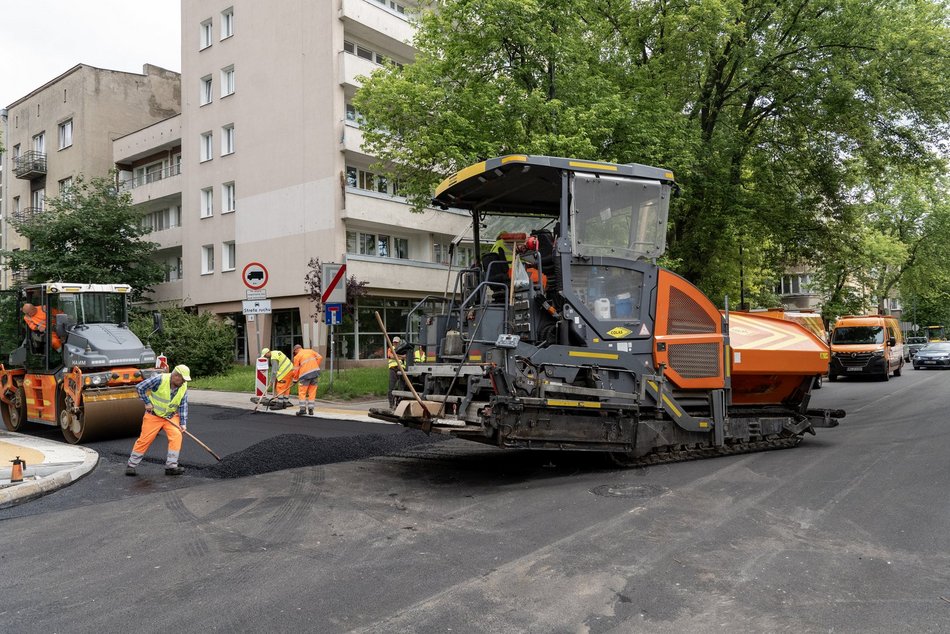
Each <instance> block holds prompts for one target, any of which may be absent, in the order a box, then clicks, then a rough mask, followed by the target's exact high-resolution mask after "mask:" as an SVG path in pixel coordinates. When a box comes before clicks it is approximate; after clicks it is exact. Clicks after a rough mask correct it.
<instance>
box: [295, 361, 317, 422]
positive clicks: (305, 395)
mask: <svg viewBox="0 0 950 634" xmlns="http://www.w3.org/2000/svg"><path fill="white" fill-rule="evenodd" d="M321 363H323V355H322V354H320V353H319V352H317V351H316V350H311V349H310V348H304V347H303V346H301V345H300V344H297V345H295V346H294V375H293V376H294V383H296V384H297V397H298V398H299V399H300V409H299V410H297V416H303V415H304V414H308V415H310V416H313V405H314V401H316V400H317V382H318V381H319V380H320V364H321Z"/></svg>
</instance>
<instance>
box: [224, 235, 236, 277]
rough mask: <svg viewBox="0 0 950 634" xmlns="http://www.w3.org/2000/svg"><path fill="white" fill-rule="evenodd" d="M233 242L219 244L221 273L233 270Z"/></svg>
mask: <svg viewBox="0 0 950 634" xmlns="http://www.w3.org/2000/svg"><path fill="white" fill-rule="evenodd" d="M234 262H235V258H234V242H233V241H231V242H222V243H221V270H222V271H233V270H234Z"/></svg>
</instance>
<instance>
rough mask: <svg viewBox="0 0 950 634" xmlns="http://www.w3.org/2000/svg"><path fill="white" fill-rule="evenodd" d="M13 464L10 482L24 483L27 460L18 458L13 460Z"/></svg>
mask: <svg viewBox="0 0 950 634" xmlns="http://www.w3.org/2000/svg"><path fill="white" fill-rule="evenodd" d="M10 462H12V463H13V469H12V471H11V472H10V482H23V467H25V466H26V460H20V456H17V457H16V459H15V460H11V461H10Z"/></svg>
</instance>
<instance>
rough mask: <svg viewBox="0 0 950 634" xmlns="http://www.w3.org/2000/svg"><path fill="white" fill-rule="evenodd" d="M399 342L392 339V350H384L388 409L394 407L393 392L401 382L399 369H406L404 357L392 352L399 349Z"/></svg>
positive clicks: (396, 338)
mask: <svg viewBox="0 0 950 634" xmlns="http://www.w3.org/2000/svg"><path fill="white" fill-rule="evenodd" d="M400 342H401V340H400V339H399V337H393V345H392V348H386V359H388V361H387V362H386V367H388V368H389V391H388V392H387V396H388V397H389V407H390V408H393V407H395V406H396V397H394V396H393V390H395V389H396V386H398V385H399V384H400V383H401V382H402V377H401V373H400V372H399V368H405V367H406V356H405V355H402V354H399V353H397V352H394V351H393V350H394V349H395V348H398V347H399V344H400Z"/></svg>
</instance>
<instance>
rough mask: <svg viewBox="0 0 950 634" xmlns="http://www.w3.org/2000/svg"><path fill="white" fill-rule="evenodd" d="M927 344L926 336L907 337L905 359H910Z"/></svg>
mask: <svg viewBox="0 0 950 634" xmlns="http://www.w3.org/2000/svg"><path fill="white" fill-rule="evenodd" d="M926 345H927V338H926V337H907V339H905V340H904V361H910V360H911V359H912V358H914V355H915V354H917V351H918V350H920V349H921V348H923V347H924V346H926Z"/></svg>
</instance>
